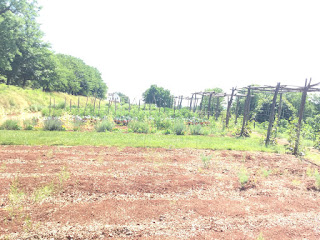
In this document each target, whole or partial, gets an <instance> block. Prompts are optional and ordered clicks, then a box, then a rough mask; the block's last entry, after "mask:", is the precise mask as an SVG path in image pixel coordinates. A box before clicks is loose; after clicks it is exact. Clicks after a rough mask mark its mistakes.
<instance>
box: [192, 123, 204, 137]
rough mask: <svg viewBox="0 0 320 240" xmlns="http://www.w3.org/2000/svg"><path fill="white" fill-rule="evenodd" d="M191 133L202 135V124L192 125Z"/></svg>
mask: <svg viewBox="0 0 320 240" xmlns="http://www.w3.org/2000/svg"><path fill="white" fill-rule="evenodd" d="M190 133H191V135H202V126H201V125H200V124H197V125H191V126H190Z"/></svg>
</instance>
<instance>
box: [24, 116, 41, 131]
mask: <svg viewBox="0 0 320 240" xmlns="http://www.w3.org/2000/svg"><path fill="white" fill-rule="evenodd" d="M37 123H38V120H37V119H36V118H33V119H32V120H30V119H26V120H23V129H24V130H33V128H34V126H36V125H37Z"/></svg>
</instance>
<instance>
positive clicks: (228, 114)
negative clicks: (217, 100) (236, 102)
mask: <svg viewBox="0 0 320 240" xmlns="http://www.w3.org/2000/svg"><path fill="white" fill-rule="evenodd" d="M234 91H235V89H234V88H232V90H231V96H230V100H229V101H228V107H227V115H226V127H228V125H229V119H230V109H231V105H232V100H233V95H234Z"/></svg>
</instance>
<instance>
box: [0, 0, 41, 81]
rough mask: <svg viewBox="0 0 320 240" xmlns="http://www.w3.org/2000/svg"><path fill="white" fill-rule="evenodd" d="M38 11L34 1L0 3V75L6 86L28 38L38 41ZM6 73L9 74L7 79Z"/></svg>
mask: <svg viewBox="0 0 320 240" xmlns="http://www.w3.org/2000/svg"><path fill="white" fill-rule="evenodd" d="M38 11H39V7H38V6H37V1H35V0H34V1H32V0H29V1H28V0H2V1H0V36H1V38H0V75H2V76H5V77H6V79H7V84H10V80H11V79H10V77H12V76H14V75H15V74H14V73H12V72H10V71H11V70H12V64H13V61H14V60H15V58H16V57H17V56H22V50H23V49H21V48H22V47H24V48H26V47H27V45H28V44H27V42H28V40H29V39H30V38H32V39H37V38H38V39H39V33H40V30H39V25H38V24H37V23H36V21H35V18H36V16H37V14H38ZM35 29H36V30H37V31H38V32H36V31H34V30H35ZM22 57H23V56H22ZM20 60H21V59H20ZM16 63H17V62H16ZM15 67H16V72H17V71H19V70H20V69H19V67H18V66H15ZM8 72H10V73H11V76H10V77H9V79H8V77H7V74H8Z"/></svg>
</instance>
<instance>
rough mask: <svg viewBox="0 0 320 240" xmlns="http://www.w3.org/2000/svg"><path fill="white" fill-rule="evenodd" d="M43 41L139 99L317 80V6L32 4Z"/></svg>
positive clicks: (69, 0)
mask: <svg viewBox="0 0 320 240" xmlns="http://www.w3.org/2000/svg"><path fill="white" fill-rule="evenodd" d="M39 4H40V5H42V6H43V9H42V10H41V12H40V17H39V19H38V20H39V22H40V23H41V24H42V26H41V28H42V30H43V31H44V33H45V40H46V41H48V42H50V43H51V44H52V49H53V50H54V51H55V52H57V53H64V54H69V55H72V56H75V57H78V58H81V59H82V60H84V61H85V63H86V64H88V65H91V66H94V67H96V68H98V69H99V71H100V72H101V73H102V77H103V79H104V81H105V82H106V84H107V86H108V88H109V90H108V91H109V92H115V91H120V92H123V93H125V94H127V95H129V96H130V97H131V98H139V97H140V96H141V94H142V93H143V92H144V91H145V90H146V89H147V88H148V87H150V85H151V84H157V85H158V86H161V87H164V88H166V89H169V90H170V91H171V92H172V93H173V94H175V95H185V96H189V95H190V93H191V92H195V91H201V90H204V89H206V88H214V87H221V88H223V89H224V90H225V91H229V89H230V88H231V87H235V86H238V87H242V86H246V85H249V84H252V83H254V84H260V85H264V84H272V85H275V84H276V83H277V82H281V83H282V84H291V85H303V84H304V80H305V79H306V78H312V82H313V83H316V82H319V81H320V34H319V32H320V14H319V9H320V8H319V6H320V3H319V1H316V0H314V1H308V0H305V1H295V0H288V1H287V0H281V1H279V0H277V1H275V0H269V1H258V0H252V1H248V0H242V1H239V0H233V1H231V0H230V1H228V0H225V1H213V0H210V1H202V0H198V1H195V0H193V1H189V0H161V1H160V0H159V1H152V0H144V1H142V0H113V1H109V0H90V1H87V0H39Z"/></svg>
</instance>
